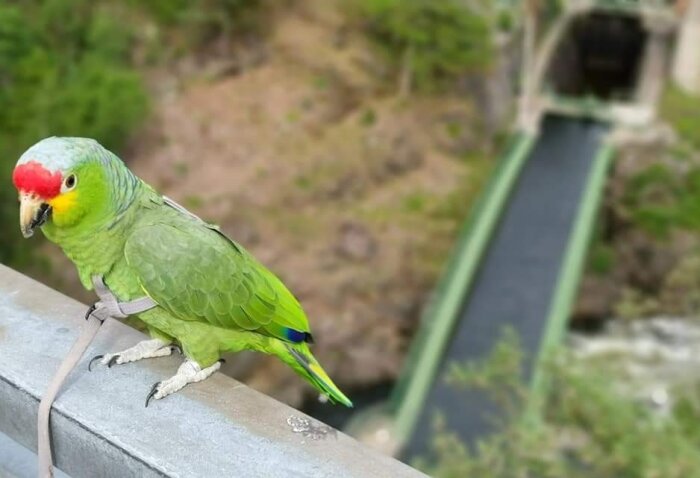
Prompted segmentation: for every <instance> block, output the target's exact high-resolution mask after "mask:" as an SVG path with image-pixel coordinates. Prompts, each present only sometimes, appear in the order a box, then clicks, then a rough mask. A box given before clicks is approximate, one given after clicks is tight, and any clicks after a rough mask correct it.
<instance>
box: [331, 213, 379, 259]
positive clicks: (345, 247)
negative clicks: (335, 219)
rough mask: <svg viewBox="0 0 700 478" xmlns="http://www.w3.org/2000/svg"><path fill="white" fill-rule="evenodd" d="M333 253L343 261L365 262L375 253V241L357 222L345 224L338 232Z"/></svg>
mask: <svg viewBox="0 0 700 478" xmlns="http://www.w3.org/2000/svg"><path fill="white" fill-rule="evenodd" d="M338 234H339V238H338V242H337V244H336V248H335V252H336V254H337V255H338V256H340V257H342V258H344V259H350V260H354V261H367V260H369V259H371V258H372V256H374V254H375V253H376V251H377V241H376V240H375V239H374V238H373V237H372V235H371V234H370V232H369V231H368V230H367V228H366V227H365V226H363V225H362V224H359V223H357V222H345V223H343V224H341V226H340V229H339V231H338Z"/></svg>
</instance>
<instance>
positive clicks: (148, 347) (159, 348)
mask: <svg viewBox="0 0 700 478" xmlns="http://www.w3.org/2000/svg"><path fill="white" fill-rule="evenodd" d="M175 350H178V351H179V352H180V353H182V350H180V347H178V346H177V345H174V344H168V343H166V342H163V341H162V340H160V339H153V340H144V341H143V342H139V343H138V344H136V345H134V346H133V347H131V348H128V349H126V350H122V351H121V352H115V353H113V354H105V355H97V356H95V357H93V358H92V360H90V363H89V364H88V370H92V364H93V363H94V362H96V361H98V360H99V361H100V363H101V364H102V365H106V366H108V367H112V365H115V364H117V365H120V364H123V363H129V362H136V361H137V360H141V359H146V358H154V357H167V356H168V355H170V354H172V353H173V351H175Z"/></svg>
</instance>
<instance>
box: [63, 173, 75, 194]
mask: <svg viewBox="0 0 700 478" xmlns="http://www.w3.org/2000/svg"><path fill="white" fill-rule="evenodd" d="M77 183H78V178H76V177H75V174H71V175H70V176H68V177H67V178H66V179H65V181H63V188H61V189H63V192H66V191H70V190H72V189H73V188H74V187H75V185H76V184H77Z"/></svg>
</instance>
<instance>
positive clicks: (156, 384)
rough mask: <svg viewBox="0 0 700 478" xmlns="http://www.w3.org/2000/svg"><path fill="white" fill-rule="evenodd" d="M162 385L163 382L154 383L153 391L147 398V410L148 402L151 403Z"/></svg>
mask: <svg viewBox="0 0 700 478" xmlns="http://www.w3.org/2000/svg"><path fill="white" fill-rule="evenodd" d="M161 383H162V382H156V383H154V384H153V386H152V387H151V391H150V392H149V394H148V396H147V397H146V408H148V402H150V401H151V398H153V395H155V394H156V392H157V391H158V386H159V385H160V384H161Z"/></svg>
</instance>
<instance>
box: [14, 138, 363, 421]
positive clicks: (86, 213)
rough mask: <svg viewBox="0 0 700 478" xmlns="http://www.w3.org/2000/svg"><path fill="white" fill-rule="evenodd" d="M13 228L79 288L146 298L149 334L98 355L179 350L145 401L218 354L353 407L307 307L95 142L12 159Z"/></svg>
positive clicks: (105, 358)
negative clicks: (291, 375)
mask: <svg viewBox="0 0 700 478" xmlns="http://www.w3.org/2000/svg"><path fill="white" fill-rule="evenodd" d="M13 183H14V185H15V187H16V188H17V190H18V192H19V199H20V227H21V230H22V234H23V235H24V236H25V237H30V236H32V234H33V233H34V230H35V229H36V228H37V227H41V229H42V231H43V233H44V235H45V236H46V237H47V238H48V239H49V240H50V241H52V242H54V243H56V244H57V245H58V246H60V247H61V248H62V249H63V251H64V252H65V254H66V255H67V256H68V257H69V258H70V260H71V261H73V263H74V264H75V265H76V267H77V269H78V273H79V275H80V280H81V282H82V284H83V285H84V286H85V287H86V288H87V289H88V290H91V289H92V288H93V284H92V277H93V276H101V277H103V279H104V282H105V284H106V285H107V287H108V288H109V290H110V291H111V292H112V293H113V294H114V295H115V296H116V298H117V299H118V300H119V301H130V300H133V299H138V298H140V297H143V296H148V297H150V298H151V299H152V300H153V301H154V302H155V303H156V304H157V305H156V307H154V308H152V309H150V310H148V311H146V312H142V313H140V314H138V315H137V316H138V318H139V319H141V320H142V321H143V322H144V323H145V324H146V327H147V328H148V332H149V333H150V336H151V340H146V341H143V342H141V343H139V344H137V345H135V346H134V347H131V348H129V349H126V350H123V351H121V352H116V353H112V354H105V355H100V356H97V357H95V359H98V360H99V361H100V363H102V364H104V365H107V366H109V367H111V366H113V365H115V364H124V363H128V362H134V361H137V360H141V359H145V358H153V357H162V356H166V355H170V354H171V353H172V352H173V350H174V349H175V348H180V349H181V351H182V353H183V355H184V356H185V357H186V360H185V362H184V363H183V364H182V365H181V366H180V367H179V369H178V371H177V373H176V374H175V375H174V376H173V377H171V378H169V379H167V380H164V381H161V382H158V383H156V384H155V385H154V386H153V388H152V390H151V392H150V393H149V394H148V396H147V399H146V406H148V403H149V400H151V398H154V399H161V398H163V397H166V396H167V395H170V394H172V393H174V392H177V391H178V390H180V389H181V388H183V387H184V386H185V385H187V384H188V383H193V382H199V381H201V380H204V379H206V378H207V377H209V376H210V375H211V374H213V373H214V372H216V371H217V370H218V369H219V367H220V366H221V361H222V360H221V358H220V357H221V354H222V353H224V352H238V351H240V350H244V349H249V350H257V351H260V352H264V353H267V354H272V355H276V356H277V357H279V358H280V359H281V360H282V361H284V362H285V363H286V364H288V365H289V366H291V367H292V368H293V369H294V371H296V372H297V373H298V374H299V375H301V376H302V377H303V378H305V379H306V380H307V381H309V383H311V385H313V386H314V387H316V388H317V389H318V390H319V391H320V392H321V393H322V394H323V395H325V396H326V397H328V399H329V400H330V401H331V402H333V403H341V404H343V405H345V406H348V407H352V402H351V401H350V400H349V399H348V398H347V397H346V396H345V395H344V394H343V393H342V392H341V391H340V390H339V389H338V387H337V386H336V385H335V384H334V383H333V381H332V380H331V379H330V377H329V376H328V375H327V374H326V372H325V371H324V370H323V368H322V367H321V366H320V364H319V363H318V361H317V360H316V359H315V358H314V356H313V355H312V354H311V351H310V350H309V344H310V343H313V338H312V336H311V331H310V328H309V323H308V320H307V318H306V314H305V313H304V311H303V309H302V308H301V306H300V305H299V302H298V301H297V300H296V298H295V297H294V296H293V295H292V294H291V293H290V292H289V290H288V289H287V288H286V287H285V286H284V284H283V283H282V281H280V280H279V279H278V278H277V277H276V276H275V275H274V274H272V273H271V272H270V271H269V270H267V269H266V268H265V267H264V266H262V265H261V264H260V263H259V262H258V261H257V260H256V259H255V258H254V257H253V256H252V255H251V254H250V253H248V252H247V251H246V250H245V249H243V247H241V246H240V245H239V244H237V243H236V242H234V241H232V240H230V239H229V238H227V237H226V236H225V235H224V234H223V233H221V232H220V231H219V230H218V228H217V227H216V226H212V225H209V224H206V223H205V222H203V221H202V220H201V219H199V218H198V217H196V216H194V215H193V214H191V213H189V212H188V211H186V210H185V209H184V208H182V207H181V206H179V205H177V204H176V203H174V202H173V201H171V200H169V199H168V198H166V197H163V196H161V195H160V194H158V193H157V192H156V191H155V190H154V189H153V188H152V187H150V186H149V185H148V184H146V183H145V182H144V181H142V180H141V179H139V178H138V177H136V176H135V175H134V174H133V173H132V172H131V171H129V169H128V168H127V167H126V166H125V165H124V163H123V162H122V161H121V160H120V159H119V158H118V157H117V156H116V155H114V154H113V153H111V152H110V151H108V150H106V149H105V148H103V147H102V146H101V145H100V144H99V143H97V142H96V141H94V140H92V139H86V138H58V137H52V138H47V139H44V140H42V141H40V142H38V143H37V144H35V145H34V146H32V147H31V148H29V149H28V150H27V151H26V152H25V153H24V154H23V155H22V156H21V157H20V159H19V160H18V162H17V165H16V167H15V169H14V172H13Z"/></svg>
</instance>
